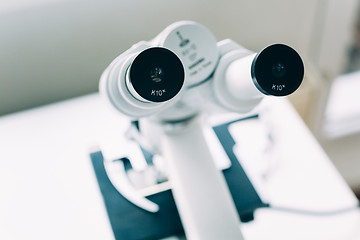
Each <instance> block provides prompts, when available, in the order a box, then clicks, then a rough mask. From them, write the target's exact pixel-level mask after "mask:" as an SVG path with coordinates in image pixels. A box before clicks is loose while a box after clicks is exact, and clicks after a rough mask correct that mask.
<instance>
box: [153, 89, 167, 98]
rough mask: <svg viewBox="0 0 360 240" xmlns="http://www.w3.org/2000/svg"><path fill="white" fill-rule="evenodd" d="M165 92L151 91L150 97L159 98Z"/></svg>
mask: <svg viewBox="0 0 360 240" xmlns="http://www.w3.org/2000/svg"><path fill="white" fill-rule="evenodd" d="M165 92H166V91H165V89H163V90H151V95H152V96H157V97H161V96H162V95H163V94H164V93H165Z"/></svg>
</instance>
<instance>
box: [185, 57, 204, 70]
mask: <svg viewBox="0 0 360 240" xmlns="http://www.w3.org/2000/svg"><path fill="white" fill-rule="evenodd" d="M204 60H205V58H200V59H199V60H197V61H196V62H194V63H193V64H191V65H190V66H189V69H190V70H191V69H192V68H194V67H196V66H197V65H199V64H200V63H202V62H203V61H204Z"/></svg>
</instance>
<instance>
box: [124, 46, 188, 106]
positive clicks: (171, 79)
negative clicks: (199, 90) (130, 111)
mask: <svg viewBox="0 0 360 240" xmlns="http://www.w3.org/2000/svg"><path fill="white" fill-rule="evenodd" d="M129 78H130V84H131V85H132V87H133V88H134V90H135V91H136V93H137V94H138V95H139V96H140V97H142V98H143V99H145V100H147V101H151V102H164V101H167V100H169V99H171V98H173V97H175V96H176V94H177V93H178V92H179V91H180V90H181V88H182V86H183V84H184V78H185V73H184V67H183V65H182V63H181V61H180V59H179V58H178V57H177V56H176V55H175V54H174V53H173V52H171V51H170V50H168V49H166V48H160V47H154V48H148V49H146V50H144V51H142V52H141V53H140V54H139V55H138V56H136V58H135V59H134V61H133V62H132V64H131V67H130V73H129Z"/></svg>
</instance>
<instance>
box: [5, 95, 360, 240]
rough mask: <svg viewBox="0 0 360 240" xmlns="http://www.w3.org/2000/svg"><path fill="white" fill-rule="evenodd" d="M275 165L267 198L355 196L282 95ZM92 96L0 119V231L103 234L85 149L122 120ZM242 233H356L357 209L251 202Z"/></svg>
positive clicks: (272, 103) (29, 235) (27, 235)
mask: <svg viewBox="0 0 360 240" xmlns="http://www.w3.org/2000/svg"><path fill="white" fill-rule="evenodd" d="M265 104H266V105H267V106H268V107H269V108H270V109H271V111H272V113H271V116H272V118H273V123H274V127H275V130H276V134H277V136H276V141H277V143H276V148H277V149H275V152H276V154H277V156H278V158H279V162H278V165H277V167H276V169H275V170H273V172H272V174H271V175H270V177H269V179H268V180H267V181H266V188H267V190H268V193H269V195H268V197H269V200H270V202H271V203H273V204H275V205H281V206H289V207H296V208H304V209H310V210H317V211H321V210H324V211H325V210H332V209H338V208H342V207H347V206H351V205H355V204H356V198H355V196H354V195H353V193H352V192H351V190H350V189H349V188H348V186H347V185H346V183H345V181H344V180H343V179H342V177H341V176H340V175H339V173H338V172H337V170H336V169H335V168H334V167H333V165H332V164H331V162H330V161H329V159H328V157H327V156H326V154H325V153H324V152H323V150H322V149H321V148H320V146H319V144H318V143H317V142H316V140H315V139H314V137H313V136H312V135H311V133H310V132H309V130H308V129H307V128H306V126H305V125H304V123H303V122H302V121H301V119H300V118H299V116H298V115H297V114H296V112H295V111H294V110H293V108H292V107H291V105H290V104H289V103H288V102H287V101H286V100H285V99H270V100H268V101H266V102H265ZM127 124H128V123H127V119H126V118H124V117H121V116H120V115H119V114H118V113H116V112H115V111H113V110H112V109H111V108H110V107H108V106H107V105H106V102H105V101H103V100H102V99H100V97H99V96H98V95H97V94H92V95H89V96H85V97H80V98H77V99H72V100H68V101H65V102H60V103H56V104H52V105H48V106H45V107H41V108H36V109H33V110H29V111H24V112H20V113H17V114H12V115H9V116H4V117H1V118H0V153H1V154H0V191H1V193H0V239H7V240H9V239H36V240H40V239H46V240H47V239H53V240H54V239H102V240H105V239H113V238H114V237H113V234H112V230H111V227H110V224H109V220H108V218H107V215H106V211H105V207H104V204H103V201H102V197H101V195H100V191H99V188H98V185H97V182H96V178H95V174H94V171H93V169H92V165H91V162H90V160H89V157H88V152H89V149H90V148H91V147H93V146H97V145H98V144H99V142H102V143H104V142H108V143H109V142H111V144H113V145H117V144H120V143H121V141H122V137H121V134H122V132H123V131H124V129H125V128H126V126H127ZM242 230H243V233H244V236H245V238H246V239H248V240H251V239H292V240H293V239H316V240H319V239H342V240H345V239H349V240H350V239H354V240H355V239H360V211H352V212H349V213H346V214H342V215H337V216H332V217H313V216H303V215H295V214H290V213H283V212H276V211H272V210H266V209H263V210H258V211H257V212H256V215H255V221H253V222H251V223H247V224H242Z"/></svg>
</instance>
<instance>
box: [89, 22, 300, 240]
mask: <svg viewBox="0 0 360 240" xmlns="http://www.w3.org/2000/svg"><path fill="white" fill-rule="evenodd" d="M303 75H304V65H303V62H302V60H301V58H300V56H299V55H298V53H297V52H296V51H295V50H294V49H292V48H291V47H289V46H286V45H283V44H274V45H270V46H268V47H266V48H264V49H263V50H261V51H259V52H257V53H254V52H252V51H250V50H248V49H246V48H244V47H242V46H241V45H239V44H237V43H236V42H234V41H232V40H230V39H226V40H222V41H219V42H217V41H216V39H215V37H214V35H213V34H212V33H211V32H210V31H209V30H208V29H207V28H205V27H204V26H202V25H200V24H198V23H195V22H191V21H180V22H176V23H174V24H171V25H170V26H168V27H167V28H165V29H164V30H163V31H162V32H161V33H160V34H159V35H158V36H156V37H155V38H154V39H152V40H151V41H141V42H139V43H137V44H135V45H133V46H132V47H131V48H130V49H128V50H127V51H125V52H124V53H122V54H121V55H120V56H118V57H117V58H115V59H114V60H113V61H112V62H111V64H110V65H109V66H108V67H107V69H106V70H105V71H104V73H103V74H102V76H101V79H100V93H101V95H103V96H104V97H105V99H106V100H107V101H108V102H109V103H110V105H112V106H113V107H114V108H115V109H116V110H118V111H119V112H120V113H121V114H123V115H125V116H127V117H129V121H131V123H132V124H131V125H130V126H131V127H130V128H129V130H128V131H127V132H126V136H127V137H128V139H129V141H132V142H133V143H136V146H138V150H139V151H140V152H141V153H142V156H139V154H138V159H137V160H136V159H134V158H131V157H127V158H123V159H104V169H105V172H104V173H105V175H104V176H106V177H107V178H108V179H109V181H108V182H109V183H111V184H112V185H113V186H112V188H115V189H116V190H117V192H118V194H120V195H121V197H122V199H123V200H124V201H126V202H127V204H130V205H131V206H132V207H137V208H139V209H141V212H139V213H137V214H135V213H134V214H132V212H131V213H130V210H129V211H128V212H127V213H129V215H128V216H131V217H127V219H125V220H124V221H122V225H127V228H129V229H130V228H131V226H130V225H131V224H136V222H137V221H138V220H137V219H138V218H137V217H139V216H140V215H141V214H148V215H151V214H152V216H158V217H161V216H162V214H165V215H166V214H167V213H166V212H163V213H161V208H162V207H161V206H160V204H157V203H155V199H154V198H151V196H152V193H151V191H153V192H154V191H155V192H156V191H157V193H159V191H158V190H154V188H151V186H148V185H146V183H144V182H146V181H143V179H144V178H148V177H144V176H145V175H151V176H155V175H156V179H157V186H158V189H159V188H163V189H171V195H172V197H173V199H174V201H175V204H176V209H175V211H178V214H179V216H180V220H181V225H182V227H183V231H184V232H185V236H186V239H190V240H219V239H226V240H232V239H234V240H235V239H236V240H242V239H244V238H243V235H242V233H241V228H240V223H241V221H240V218H239V211H238V208H237V205H236V201H235V200H234V196H233V195H232V193H231V191H230V190H229V184H230V183H229V181H227V179H225V177H224V175H223V173H222V171H221V169H226V168H229V167H230V165H231V163H230V164H227V166H219V165H221V164H218V163H217V159H216V158H217V157H215V155H216V153H214V147H212V146H210V145H209V138H213V139H215V141H216V140H217V141H218V139H216V136H215V135H214V134H213V132H212V131H211V126H210V124H209V121H208V119H209V118H211V117H212V116H221V115H224V114H226V113H229V112H231V113H240V114H244V113H248V112H250V111H251V110H253V109H254V108H255V107H256V106H257V105H259V103H260V102H261V101H262V99H263V98H264V96H266V95H270V96H286V95H289V94H291V93H292V92H294V91H295V90H296V89H297V88H298V87H299V86H300V84H301V82H302V79H303ZM209 129H210V130H209ZM209 133H210V134H209ZM211 133H212V134H211ZM119 147H121V146H119ZM140 155H141V154H140ZM225 155H226V154H225ZM92 158H93V157H92ZM225 158H226V156H225ZM149 159H150V160H149ZM136 161H137V162H136ZM139 161H140V162H141V161H143V164H142V165H141V163H140V164H139ZM149 162H151V163H152V164H151V166H152V167H153V168H155V173H156V174H155V175H154V171H153V170H154V169H152V170H150V167H149V166H150V164H146V163H149ZM233 164H234V163H233ZM115 165H116V169H117V170H116V171H117V173H114V172H116V171H115V170H114V166H115ZM136 165H137V166H138V167H137V168H138V169H140V171H138V173H136V171H135V173H134V174H133V175H132V177H131V176H130V175H129V174H127V173H126V170H127V169H130V168H136V167H135V166H136ZM139 165H141V166H140V167H139ZM225 165H226V164H225ZM230 168H231V167H230ZM151 171H153V173H151ZM133 172H134V171H133ZM139 172H141V174H143V176H140V177H139ZM120 175H121V176H120ZM131 178H132V179H133V182H131ZM150 178H151V177H150ZM150 178H149V179H150ZM116 179H120V180H116ZM134 179H135V180H134ZM136 179H137V180H138V182H139V181H140V182H141V183H139V184H138V185H143V186H145V185H146V187H143V188H138V189H140V190H138V189H135V187H134V181H135V182H136V181H137V180H136ZM139 179H140V180H139ZM141 179H142V180H141ZM159 179H163V180H159ZM164 179H165V180H164ZM144 189H145V190H146V191H147V193H144V191H145V190H144ZM149 192H150V193H149ZM102 193H103V195H104V194H105V190H104V189H102ZM238 194H239V196H240V198H242V199H246V198H247V197H249V196H250V195H247V193H243V195H242V193H241V192H238ZM172 197H170V198H171V199H172ZM104 198H105V197H104ZM170 198H169V199H170ZM169 201H170V200H169ZM109 202H111V204H113V205H116V201H115V200H114V199H112V200H111V199H110V200H108V201H107V203H106V204H107V206H108V205H109ZM120 207H121V206H120V205H119V208H120ZM164 208H165V210H166V207H164ZM109 211H110V212H111V210H109V209H108V213H109ZM170 212H171V211H170V210H169V211H168V213H169V214H170ZM109 214H110V213H109ZM120 217H121V216H119V218H120ZM125 221H127V222H125ZM168 224H169V222H168ZM170 224H171V223H170ZM174 224H175V223H174ZM115 225H116V223H115V221H112V227H113V229H116V227H117V226H115ZM165 225H166V221H165V224H164V225H163V227H164V228H166V226H165ZM141 227H146V226H145V225H143V226H139V228H141ZM152 228H153V229H154V228H156V229H157V230H159V231H160V230H161V228H162V226H156V227H152ZM125 229H126V227H125ZM176 233H177V232H176V231H175V232H174V234H176ZM119 236H120V237H121V236H123V238H120V237H119V238H120V239H151V238H150V237H149V236H148V235H142V236H138V237H132V236H133V235H126V233H124V234H123V235H119ZM124 236H125V237H124ZM153 237H154V238H153V239H156V238H159V237H164V236H162V235H161V234H160V235H159V234H158V235H156V234H155V235H154V236H153Z"/></svg>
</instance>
